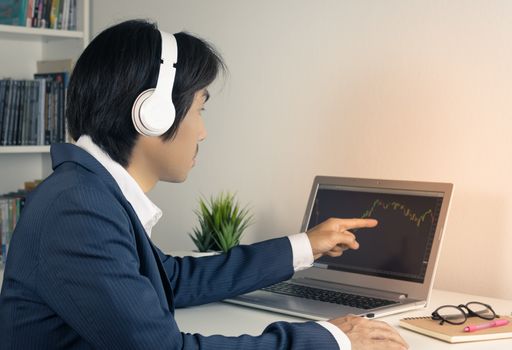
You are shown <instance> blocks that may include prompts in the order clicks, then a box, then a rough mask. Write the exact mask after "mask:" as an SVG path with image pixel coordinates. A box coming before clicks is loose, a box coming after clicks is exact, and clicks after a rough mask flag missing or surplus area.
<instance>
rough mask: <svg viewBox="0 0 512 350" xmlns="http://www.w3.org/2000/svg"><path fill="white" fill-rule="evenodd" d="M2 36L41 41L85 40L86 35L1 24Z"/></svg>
mask: <svg viewBox="0 0 512 350" xmlns="http://www.w3.org/2000/svg"><path fill="white" fill-rule="evenodd" d="M0 35H4V36H5V35H13V36H16V35H18V36H19V35H21V36H23V37H24V38H27V37H29V38H33V39H35V40H41V39H52V38H54V39H66V38H71V39H83V37H84V33H83V32H80V31H75V30H61V29H49V28H31V27H21V26H11V25H5V24H0Z"/></svg>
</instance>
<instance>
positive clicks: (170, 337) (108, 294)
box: [0, 144, 338, 350]
mask: <svg viewBox="0 0 512 350" xmlns="http://www.w3.org/2000/svg"><path fill="white" fill-rule="evenodd" d="M51 154H52V161H53V169H54V172H53V173H52V175H50V176H49V177H48V178H47V179H46V180H45V181H44V182H43V183H42V184H40V185H39V186H38V188H37V189H36V190H35V191H34V192H33V193H32V194H31V195H30V196H29V198H28V199H27V202H26V205H25V208H24V210H23V214H22V215H21V218H20V220H19V222H18V224H17V227H16V231H15V232H14V234H13V238H12V242H11V246H10V251H9V257H8V261H7V265H6V269H5V276H4V282H3V287H2V292H1V295H0V349H23V350H29V349H52V350H55V349H109V350H114V349H122V350H127V349H266V350H268V349H313V348H315V349H319V348H321V349H337V348H338V346H337V343H336V341H335V339H334V338H333V337H332V335H331V334H330V333H329V332H328V331H327V330H325V329H324V328H323V327H321V326H319V325H318V324H316V323H314V322H305V323H286V322H276V323H273V324H271V325H269V326H268V327H267V328H266V329H265V330H264V331H263V333H262V334H261V335H259V336H249V335H242V336H240V337H225V336H221V335H213V336H202V335H199V334H186V333H182V332H180V330H179V328H178V325H177V324H176V321H175V319H174V309H175V308H177V307H186V306H190V305H198V304H204V303H209V302H213V301H217V300H222V299H224V298H227V297H231V296H234V295H238V294H241V293H246V292H248V291H251V290H254V289H257V288H261V287H264V286H267V285H270V284H273V283H276V282H279V281H282V280H285V279H288V278H289V277H290V276H291V275H292V274H293V266H292V252H291V246H290V243H289V240H288V239H287V238H280V239H273V240H269V241H265V242H261V243H257V244H253V245H247V246H239V247H236V248H233V249H232V250H231V251H230V252H229V253H228V254H222V255H219V256H213V257H205V258H174V257H171V256H168V255H165V254H163V253H162V252H161V251H160V250H159V249H158V248H157V247H155V246H154V245H153V244H152V242H151V240H150V239H149V238H148V237H147V235H146V233H145V231H144V228H143V227H142V225H141V223H140V221H139V220H138V218H137V216H136V214H135V212H134V210H133V208H132V207H131V205H130V203H129V202H128V201H127V200H126V199H125V198H124V196H123V194H122V193H121V190H120V189H119V187H118V186H117V184H116V182H115V180H114V179H113V178H112V176H111V175H110V174H109V173H108V172H107V170H106V169H105V168H103V166H102V165H101V164H100V163H99V162H97V161H96V159H94V158H93V157H92V156H91V155H89V154H88V153H87V152H85V151H83V150H82V149H80V148H79V147H76V146H74V145H71V144H60V145H54V146H52V149H51ZM219 316H220V315H219ZM218 321H219V320H215V322H218Z"/></svg>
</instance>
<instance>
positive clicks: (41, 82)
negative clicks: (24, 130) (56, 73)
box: [37, 79, 46, 145]
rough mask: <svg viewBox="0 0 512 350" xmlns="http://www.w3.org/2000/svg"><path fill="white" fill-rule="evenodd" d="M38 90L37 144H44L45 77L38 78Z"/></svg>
mask: <svg viewBox="0 0 512 350" xmlns="http://www.w3.org/2000/svg"><path fill="white" fill-rule="evenodd" d="M37 83H38V92H37V104H38V108H37V130H38V137H37V144H38V145H44V137H45V129H44V124H45V123H44V120H45V118H44V106H45V89H46V81H45V79H38V80H37Z"/></svg>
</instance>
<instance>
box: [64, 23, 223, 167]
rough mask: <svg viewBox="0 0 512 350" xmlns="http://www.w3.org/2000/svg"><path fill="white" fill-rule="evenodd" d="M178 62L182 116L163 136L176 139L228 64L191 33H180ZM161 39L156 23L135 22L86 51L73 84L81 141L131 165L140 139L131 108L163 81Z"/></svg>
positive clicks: (71, 109) (71, 113) (75, 130)
mask: <svg viewBox="0 0 512 350" xmlns="http://www.w3.org/2000/svg"><path fill="white" fill-rule="evenodd" d="M174 35H175V37H176V42H177V45H178V62H177V63H176V76H175V80H174V86H173V90H172V101H173V103H174V106H175V108H176V117H175V121H174V124H173V125H172V127H171V128H170V129H169V130H168V131H167V132H166V133H164V134H163V135H162V136H161V138H162V139H163V140H170V139H172V138H173V137H174V135H175V134H176V131H177V130H178V127H179V125H180V123H181V121H182V120H183V118H184V117H185V115H186V114H187V112H188V110H189V109H190V107H191V105H192V102H193V100H194V95H195V93H196V92H197V91H199V90H201V89H203V88H205V87H207V86H208V85H210V84H211V83H212V82H213V81H214V80H215V78H216V77H217V75H218V73H219V72H220V71H225V70H226V67H225V64H224V62H223V60H222V58H221V57H220V55H219V54H218V53H217V52H216V51H215V49H214V48H213V47H212V46H211V45H210V44H208V43H207V42H205V41H204V40H202V39H200V38H198V37H195V36H193V35H191V34H189V33H186V32H180V33H177V34H174ZM161 50H162V43H161V36H160V32H159V31H158V29H157V26H156V24H154V23H150V22H148V21H144V20H130V21H126V22H122V23H119V24H117V25H114V26H112V27H110V28H107V29H105V30H104V31H103V32H101V33H100V34H99V35H98V36H96V37H95V38H94V40H92V41H91V43H90V44H89V45H88V46H87V48H86V49H85V50H84V52H83V53H82V55H81V56H80V58H79V59H78V61H77V62H76V65H75V68H74V69H73V73H72V75H71V79H70V81H69V86H68V95H67V108H66V119H67V122H68V129H69V133H70V136H71V137H72V138H73V139H74V140H75V141H76V140H78V138H79V137H80V136H81V135H89V136H90V137H91V138H92V140H93V142H94V143H95V144H97V145H98V146H99V147H101V148H102V149H103V150H104V151H105V152H106V153H108V155H109V156H110V157H111V158H112V159H113V160H114V161H116V162H118V163H119V164H121V165H122V166H123V167H127V166H128V164H129V161H130V157H131V152H132V149H133V147H134V145H135V142H136V140H137V138H138V136H139V134H138V133H137V131H136V130H135V127H134V126H133V124H132V119H131V109H132V105H133V102H134V101H135V99H136V98H137V96H138V95H139V94H140V93H141V92H142V91H144V90H147V89H151V88H154V87H155V86H156V82H157V79H158V72H159V67H160V55H161Z"/></svg>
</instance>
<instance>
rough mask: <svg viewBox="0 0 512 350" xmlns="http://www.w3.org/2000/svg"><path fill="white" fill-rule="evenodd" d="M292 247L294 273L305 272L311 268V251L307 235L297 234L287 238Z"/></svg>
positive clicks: (312, 259)
mask: <svg viewBox="0 0 512 350" xmlns="http://www.w3.org/2000/svg"><path fill="white" fill-rule="evenodd" d="M288 239H289V240H290V244H291V245H292V255H293V270H294V271H295V272H297V271H300V270H305V269H307V268H309V267H311V266H313V261H314V260H315V259H314V258H313V249H312V248H311V243H310V242H309V238H308V235H306V234H305V233H297V234H295V235H290V236H288Z"/></svg>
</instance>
